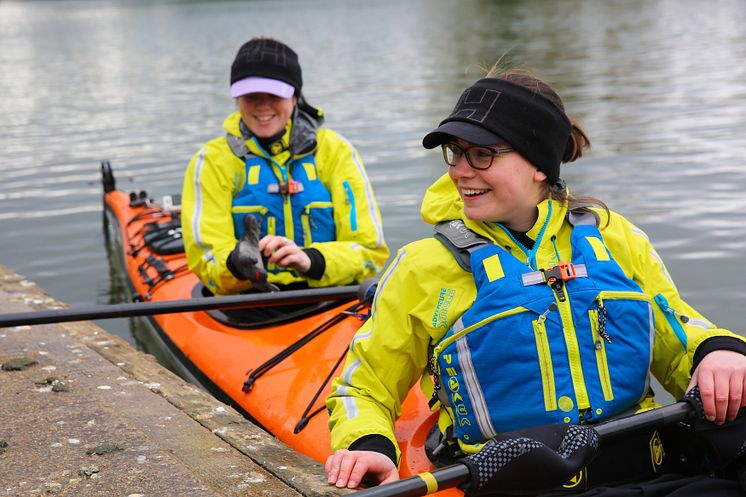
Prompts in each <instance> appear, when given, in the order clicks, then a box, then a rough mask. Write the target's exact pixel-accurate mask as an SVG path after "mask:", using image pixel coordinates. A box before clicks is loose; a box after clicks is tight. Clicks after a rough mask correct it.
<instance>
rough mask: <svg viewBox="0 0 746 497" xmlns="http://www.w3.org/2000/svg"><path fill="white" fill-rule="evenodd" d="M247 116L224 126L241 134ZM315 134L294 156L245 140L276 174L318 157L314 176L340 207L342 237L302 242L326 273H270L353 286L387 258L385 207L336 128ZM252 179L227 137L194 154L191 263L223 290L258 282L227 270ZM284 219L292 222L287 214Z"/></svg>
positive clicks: (186, 221) (185, 221)
mask: <svg viewBox="0 0 746 497" xmlns="http://www.w3.org/2000/svg"><path fill="white" fill-rule="evenodd" d="M240 119H241V116H240V114H239V113H238V112H236V113H233V114H231V115H230V116H228V118H227V119H226V120H225V122H224V123H223V127H224V128H225V130H226V131H227V132H228V133H229V134H231V135H233V136H237V137H241V136H242V134H241V131H240V129H239V122H240ZM291 127H292V124H291V123H289V124H288V127H287V129H286V132H285V136H284V137H283V142H284V143H285V145H287V144H288V140H289V136H290V134H291V133H290V132H291ZM315 133H316V143H317V145H316V148H315V149H314V150H312V151H311V152H310V153H307V154H305V155H296V156H294V157H290V153H289V152H288V151H287V150H284V151H280V152H279V153H277V154H275V155H272V156H271V159H270V157H269V156H268V154H267V153H266V152H265V151H263V150H261V148H260V147H259V146H258V145H257V144H256V141H255V140H254V139H250V140H248V141H246V142H245V144H246V146H247V148H248V151H249V152H250V153H251V154H253V155H255V156H257V157H262V158H264V159H267V160H271V163H272V164H271V168H272V170H273V171H274V174H275V176H276V177H280V178H281V177H282V176H283V171H282V170H283V169H287V168H286V167H285V166H286V165H288V164H289V163H291V161H294V162H299V163H300V162H302V161H313V162H314V163H315V174H316V176H317V178H318V180H319V181H320V183H321V185H323V187H324V189H326V190H327V191H328V192H329V194H330V196H331V203H332V206H333V222H334V226H335V231H336V238H335V240H333V241H318V242H317V241H314V240H312V241H311V243H304V245H302V246H304V247H313V248H315V249H317V250H318V251H319V252H321V254H322V255H323V256H324V259H325V261H326V270H325V272H324V275H323V276H322V277H321V278H320V279H318V280H314V279H310V278H305V277H304V276H303V275H298V274H296V273H295V272H282V273H278V274H270V275H269V281H270V282H273V283H279V284H289V283H292V282H295V281H305V282H307V283H308V284H309V285H310V286H312V287H323V286H334V285H347V284H352V283H355V282H360V281H362V280H364V279H365V278H369V277H371V276H373V275H375V274H376V273H377V272H378V271H379V270H380V268H381V267H382V265H383V263H384V262H385V261H386V259H387V258H388V254H389V252H388V248H387V246H386V243H385V241H384V238H383V227H382V224H381V216H380V212H379V210H378V205H377V203H376V201H375V198H374V196H373V190H372V187H371V184H370V180H369V179H368V175H367V173H366V171H365V168H364V166H363V163H362V160H361V159H360V156H359V155H358V153H357V151H356V150H355V148H354V147H353V146H352V145H351V144H350V143H349V142H348V141H347V140H345V139H344V138H343V137H342V136H341V135H339V134H337V133H335V132H334V131H332V130H330V129H326V128H320V129H317V130H316V131H315ZM249 179H250V178H248V177H247V168H246V165H245V161H244V159H242V158H239V157H237V156H236V155H235V154H234V153H233V151H232V150H231V148H230V146H229V145H228V142H227V140H226V137H225V136H223V137H220V138H216V139H214V140H211V141H209V142H208V143H207V144H205V146H203V147H202V148H201V149H200V150H199V151H198V152H197V154H195V156H194V157H193V158H192V160H191V161H190V163H189V166H188V167H187V171H186V174H185V178H184V188H183V192H182V214H181V219H182V229H183V232H184V243H185V246H186V255H187V261H188V264H189V268H190V269H191V270H192V271H193V272H195V273H196V274H197V275H198V276H199V277H200V279H201V280H202V282H203V283H204V284H205V286H207V287H208V288H209V289H210V290H211V291H213V293H215V294H218V295H225V294H230V293H236V292H240V291H243V290H246V289H248V288H249V287H250V286H251V284H250V283H249V282H248V281H243V280H238V279H236V278H235V277H234V276H233V274H232V273H231V272H230V271H229V270H228V268H227V267H226V260H227V258H228V255H229V254H230V252H231V251H232V250H233V248H234V247H235V245H236V240H237V238H236V231H235V229H234V220H233V216H232V213H231V211H232V208H233V202H234V198H235V197H236V196H237V195H238V193H239V192H240V191H241V190H242V188H243V187H244V185H245V184H246V183H247V181H248V180H249ZM277 223H278V224H282V225H283V226H286V225H285V218H284V217H283V219H282V220H279V219H278V220H277ZM291 225H292V223H291ZM293 238H294V239H296V241H297V238H295V237H293ZM304 242H305V240H304ZM299 245H300V244H299Z"/></svg>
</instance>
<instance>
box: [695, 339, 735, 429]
mask: <svg viewBox="0 0 746 497" xmlns="http://www.w3.org/2000/svg"><path fill="white" fill-rule="evenodd" d="M694 385H699V393H700V395H701V397H702V405H703V406H704V410H705V417H707V419H708V420H709V421H712V422H714V423H716V424H722V423H723V422H724V421H725V420H726V419H727V420H728V421H731V420H733V419H735V417H736V415H737V414H738V410H739V409H740V408H741V407H742V406H744V405H746V356H745V355H743V354H739V353H738V352H733V351H731V350H714V351H712V352H710V353H709V354H707V355H706V356H704V357H703V358H702V362H700V363H699V365H698V366H697V369H695V370H694V374H692V381H690V382H689V386H688V387H687V391H688V390H689V389H690V388H692V387H693V386H694Z"/></svg>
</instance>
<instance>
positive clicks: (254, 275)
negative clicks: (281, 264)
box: [227, 214, 279, 292]
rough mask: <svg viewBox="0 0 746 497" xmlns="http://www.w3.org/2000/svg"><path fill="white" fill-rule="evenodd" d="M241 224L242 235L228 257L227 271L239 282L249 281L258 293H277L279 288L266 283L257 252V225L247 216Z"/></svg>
mask: <svg viewBox="0 0 746 497" xmlns="http://www.w3.org/2000/svg"><path fill="white" fill-rule="evenodd" d="M243 223H244V232H243V235H241V238H240V239H239V240H238V243H236V247H235V248H234V249H233V251H232V252H231V253H230V255H229V256H228V261H227V265H228V270H230V272H231V273H233V276H235V277H236V278H238V279H239V280H249V281H251V284H252V286H253V287H254V288H256V289H257V290H259V291H262V292H277V291H279V288H277V287H276V286H275V285H273V284H272V283H269V282H268V281H267V271H266V270H265V269H264V262H263V261H262V254H261V252H260V251H259V225H258V224H257V222H256V219H254V216H252V215H251V214H247V215H246V217H244V222H243Z"/></svg>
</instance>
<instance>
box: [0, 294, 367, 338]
mask: <svg viewBox="0 0 746 497" xmlns="http://www.w3.org/2000/svg"><path fill="white" fill-rule="evenodd" d="M358 288H359V287H358V286H357V285H355V286H341V287H328V288H313V289H309V290H288V291H284V292H272V293H252V294H243V295H229V296H225V297H201V298H194V299H186V300H170V301H162V302H133V303H130V304H112V305H91V306H81V307H75V308H69V309H53V310H46V311H31V312H15V313H7V314H2V315H0V328H4V327H10V326H24V325H35V324H49V323H66V322H70V321H89V320H92V319H111V318H128V317H135V316H150V315H155V314H172V313H176V312H193V311H205V310H209V309H244V308H253V307H263V306H267V305H291V304H304V303H310V302H323V301H326V300H342V299H345V298H352V297H356V296H357V292H358Z"/></svg>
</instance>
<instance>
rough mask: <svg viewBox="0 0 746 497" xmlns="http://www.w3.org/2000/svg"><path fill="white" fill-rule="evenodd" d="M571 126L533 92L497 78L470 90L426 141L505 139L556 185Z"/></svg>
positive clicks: (427, 145)
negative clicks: (454, 138)
mask: <svg viewBox="0 0 746 497" xmlns="http://www.w3.org/2000/svg"><path fill="white" fill-rule="evenodd" d="M571 130H572V126H571V125H570V120H569V119H568V118H567V115H565V113H564V112H563V111H562V110H560V109H559V108H558V107H557V106H556V105H555V104H554V103H552V102H551V101H550V100H548V99H547V98H545V97H543V96H542V95H539V94H538V93H534V92H533V91H532V90H530V89H528V88H526V87H524V86H521V85H518V84H515V83H511V82H510V81H505V80H502V79H495V78H484V79H480V80H479V81H477V82H476V83H474V84H473V85H472V86H471V87H469V88H467V89H466V90H465V91H464V93H463V94H462V95H461V98H459V100H458V102H457V103H456V107H454V109H453V112H451V115H450V116H448V117H447V118H446V119H444V120H443V121H442V122H441V123H440V125H439V126H438V128H437V129H434V130H433V131H431V132H430V133H428V134H427V135H425V138H423V139H422V145H423V146H424V147H425V148H435V147H437V146H438V145H442V144H443V143H447V142H448V141H450V140H452V139H453V137H456V138H461V139H462V140H466V141H468V142H470V143H474V144H476V145H497V144H498V143H501V142H506V143H507V144H508V145H510V146H511V147H513V148H514V149H515V150H517V151H518V153H520V154H521V155H522V156H523V157H525V158H526V160H528V161H529V162H531V164H533V165H534V166H536V168H537V169H539V170H540V171H543V172H544V174H546V175H547V178H548V179H549V182H550V184H553V183H556V182H557V180H558V179H559V174H560V163H561V162H562V157H563V156H564V152H565V147H566V146H567V141H568V139H569V137H570V132H571Z"/></svg>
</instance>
